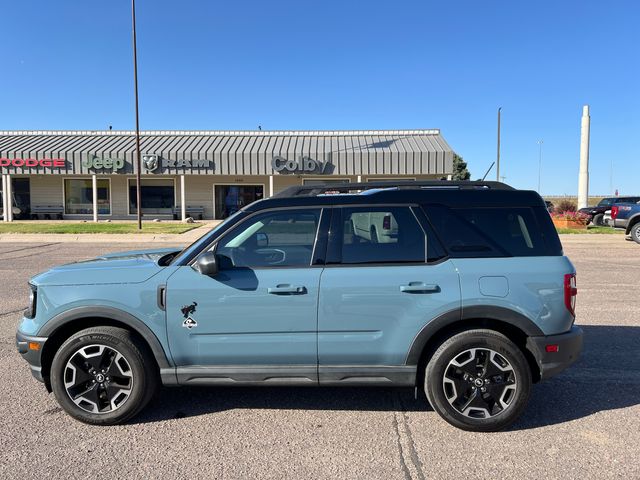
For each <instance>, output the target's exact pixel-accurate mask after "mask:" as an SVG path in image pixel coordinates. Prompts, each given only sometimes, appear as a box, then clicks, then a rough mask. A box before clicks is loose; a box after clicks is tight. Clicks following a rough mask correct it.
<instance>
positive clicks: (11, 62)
mask: <svg viewBox="0 0 640 480" xmlns="http://www.w3.org/2000/svg"><path fill="white" fill-rule="evenodd" d="M137 16H138V56H139V80H140V84H139V85H140V121H141V128H143V129H185V130H188V129H221V130H226V129H256V128H257V126H258V125H262V127H263V129H270V130H278V129H405V128H440V129H441V130H442V133H443V135H444V136H445V138H446V139H447V140H448V142H449V143H450V144H451V146H452V147H453V148H454V150H456V151H457V152H458V153H459V154H460V155H462V156H463V157H464V158H465V160H467V161H468V163H469V167H470V169H471V172H472V175H473V178H478V177H481V176H482V175H483V174H484V172H485V170H486V169H487V168H488V167H489V165H490V164H491V162H492V161H493V160H494V159H495V155H496V138H495V137H496V110H497V108H498V106H502V109H503V110H502V111H503V115H502V125H503V129H502V174H503V175H504V176H505V177H506V180H505V181H506V182H507V183H510V184H512V185H514V186H516V187H519V188H537V183H538V144H537V141H538V140H539V139H543V141H544V144H543V159H542V177H541V184H542V188H541V190H542V193H543V194H565V193H566V194H573V193H575V192H576V191H577V183H578V180H577V172H578V159H579V140H580V139H579V135H580V116H581V111H582V105H583V104H589V105H591V134H592V135H591V168H590V174H591V182H590V193H592V194H608V193H609V192H610V171H611V169H610V167H611V162H612V161H613V167H614V168H613V188H614V189H615V188H617V189H619V191H620V193H621V194H623V193H640V183H639V182H638V180H639V179H640V145H639V143H640V142H639V140H640V119H639V115H638V113H639V112H640V78H639V77H640V49H639V46H640V33H639V32H640V29H639V28H638V23H639V21H640V3H639V2H636V1H612V2H607V3H602V2H598V1H588V0H587V1H584V0H583V1H558V0H555V1H537V2H513V1H485V2H479V1H477V0H476V1H455V2H443V1H439V2H431V1H424V0H423V1H412V2H409V1H407V2H403V1H399V0H396V1H393V2H391V1H389V2H376V1H368V2H355V1H346V0H342V1H328V0H325V1H322V2H310V1H301V0H299V1H295V2H294V1H286V2H285V1H282V2H281V1H277V0H276V1H270V2H265V1H261V2H258V1H255V2H249V1H232V2H230V1H227V2H223V1H213V0H211V1H205V0H183V1H166V0H138V1H137ZM2 19H3V21H2V25H3V29H2V30H3V31H2V41H1V42H0V58H2V74H1V75H0V106H1V107H0V108H1V112H2V115H1V117H0V130H14V129H34V130H36V129H37V130H39V129H46V130H48V129H82V130H97V129H106V128H107V127H108V126H109V125H113V128H114V129H131V128H133V126H134V117H133V89H132V60H131V37H130V25H131V17H130V2H129V1H128V0H111V1H101V2H99V1H86V0H85V1H80V0H76V1H71V0H59V1H56V2H51V1H46V0H23V1H20V2H15V1H14V2H8V1H7V2H4V4H3V7H2ZM494 172H495V171H494ZM494 172H492V174H490V176H494V177H495V173H494Z"/></svg>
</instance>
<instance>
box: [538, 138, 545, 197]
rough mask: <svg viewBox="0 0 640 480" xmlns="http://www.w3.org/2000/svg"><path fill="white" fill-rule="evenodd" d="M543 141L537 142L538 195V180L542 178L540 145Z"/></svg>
mask: <svg viewBox="0 0 640 480" xmlns="http://www.w3.org/2000/svg"><path fill="white" fill-rule="evenodd" d="M543 143H544V141H543V140H538V194H540V195H542V194H541V193H540V178H541V177H542V144H543Z"/></svg>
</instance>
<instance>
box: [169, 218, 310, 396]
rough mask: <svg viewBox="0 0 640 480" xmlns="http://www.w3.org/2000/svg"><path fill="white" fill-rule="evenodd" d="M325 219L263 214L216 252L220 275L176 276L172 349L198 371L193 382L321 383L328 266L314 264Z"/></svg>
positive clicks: (182, 272)
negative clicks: (320, 317) (320, 333)
mask: <svg viewBox="0 0 640 480" xmlns="http://www.w3.org/2000/svg"><path fill="white" fill-rule="evenodd" d="M321 216H322V211H321V209H317V208H309V209H286V210H280V211H271V212H264V213H258V214H256V215H254V216H252V217H250V218H248V219H247V220H245V221H244V222H242V223H241V224H239V225H238V226H236V227H234V228H233V229H232V230H230V231H229V232H228V233H227V234H225V235H224V237H223V238H222V239H220V240H219V242H217V245H215V246H214V247H212V248H215V252H216V255H217V258H218V263H219V265H220V271H219V272H218V274H217V275H215V276H211V277H209V276H205V275H202V274H200V273H199V272H197V271H195V270H194V269H193V268H191V267H190V266H183V267H179V268H178V271H177V272H176V273H174V274H173V275H171V277H170V278H169V279H168V282H167V297H166V312H167V330H168V334H169V344H170V348H171V354H172V356H173V359H174V361H175V363H176V364H177V366H178V367H193V366H198V368H197V369H193V368H192V369H191V370H190V371H191V377H188V378H192V377H193V375H196V376H197V375H200V376H201V377H202V378H218V379H221V381H224V380H226V381H235V382H245V381H265V380H269V379H271V380H274V381H277V380H278V379H281V378H287V379H289V380H290V379H291V378H297V379H299V380H300V382H301V383H307V382H315V381H317V332H316V327H317V306H318V292H319V286H320V285H319V284H320V275H321V272H322V268H320V267H312V266H311V264H312V256H313V253H314V246H315V243H316V232H317V230H318V228H319V225H320V221H321ZM187 370H189V369H187ZM179 372H180V369H179ZM260 375H262V376H260ZM179 378H180V375H179ZM188 378H187V380H188Z"/></svg>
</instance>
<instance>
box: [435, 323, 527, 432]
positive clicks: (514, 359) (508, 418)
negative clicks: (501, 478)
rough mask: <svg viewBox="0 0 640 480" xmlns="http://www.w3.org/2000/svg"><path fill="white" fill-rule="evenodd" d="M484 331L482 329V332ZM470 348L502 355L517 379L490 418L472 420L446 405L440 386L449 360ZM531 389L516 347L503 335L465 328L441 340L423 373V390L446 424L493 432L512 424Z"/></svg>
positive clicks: (442, 389)
mask: <svg viewBox="0 0 640 480" xmlns="http://www.w3.org/2000/svg"><path fill="white" fill-rule="evenodd" d="M485 332H486V331H485ZM470 348H487V349H491V350H493V351H495V352H497V353H499V354H500V355H502V356H503V357H505V358H506V359H507V360H508V361H509V363H510V364H511V366H512V367H513V369H514V372H515V375H516V381H517V387H516V393H515V397H514V399H513V400H512V402H511V404H510V405H509V407H508V408H507V409H505V411H504V412H502V413H499V414H498V415H496V416H494V417H491V418H482V419H475V418H469V417H466V416H464V415H462V414H461V413H460V412H458V411H457V410H455V408H454V407H453V406H452V405H451V404H449V402H448V400H447V398H446V396H445V393H444V387H443V385H442V380H443V377H444V373H445V370H446V368H447V366H448V365H449V362H450V361H451V360H453V359H454V358H455V357H456V356H458V355H459V354H460V353H462V352H464V351H465V350H468V349H470ZM530 391H531V370H530V368H529V365H528V363H527V360H526V359H525V357H524V355H523V354H522V352H521V351H520V349H519V348H518V347H517V346H516V345H515V344H513V343H512V342H511V341H509V340H508V339H507V338H506V337H504V336H503V335H500V334H497V333H493V332H486V333H484V332H480V331H469V332H463V333H461V334H458V335H455V336H454V337H452V338H450V339H449V340H448V341H446V342H444V343H443V344H442V345H441V347H440V348H439V349H438V350H437V351H436V353H435V354H434V355H433V357H432V358H431V361H430V362H429V364H428V365H427V369H426V373H425V392H426V394H427V398H428V400H429V402H430V403H431V406H432V407H433V408H434V409H435V410H436V412H437V413H438V414H440V415H441V416H442V418H443V419H444V420H445V421H447V422H448V423H450V424H452V425H454V426H456V427H458V428H461V429H463V430H470V431H497V430H502V429H504V428H506V427H507V426H509V425H510V424H512V423H513V422H514V421H515V420H516V419H517V418H518V417H519V416H520V414H521V413H522V411H523V410H524V408H525V407H526V405H527V402H528V400H529V395H530Z"/></svg>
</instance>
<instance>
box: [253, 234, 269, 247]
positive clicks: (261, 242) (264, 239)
mask: <svg viewBox="0 0 640 480" xmlns="http://www.w3.org/2000/svg"><path fill="white" fill-rule="evenodd" d="M256 245H257V246H258V248H266V247H268V246H269V237H268V236H267V234H266V233H256Z"/></svg>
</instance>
